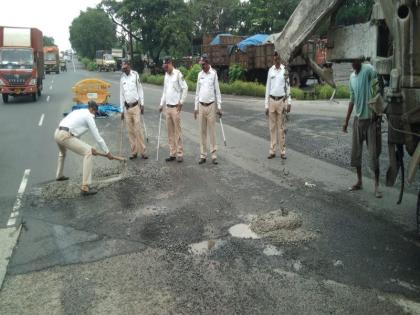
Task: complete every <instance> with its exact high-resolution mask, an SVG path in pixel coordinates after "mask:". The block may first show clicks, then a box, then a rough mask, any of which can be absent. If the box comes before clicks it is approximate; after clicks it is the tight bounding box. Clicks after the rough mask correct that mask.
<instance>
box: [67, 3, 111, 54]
mask: <svg viewBox="0 0 420 315" xmlns="http://www.w3.org/2000/svg"><path fill="white" fill-rule="evenodd" d="M115 34H116V31H115V26H114V24H113V23H112V21H111V20H110V18H109V17H108V15H107V14H106V13H105V12H104V11H103V10H100V9H92V8H88V9H87V10H86V11H81V12H80V15H79V16H78V17H77V18H75V19H74V20H73V22H72V23H71V26H70V42H71V45H72V47H73V48H74V49H75V50H76V51H77V52H78V53H79V54H80V55H81V56H83V57H88V58H90V59H93V58H94V57H95V52H96V51H97V50H102V49H111V48H112V46H113V44H114V43H115V42H116V35H115Z"/></svg>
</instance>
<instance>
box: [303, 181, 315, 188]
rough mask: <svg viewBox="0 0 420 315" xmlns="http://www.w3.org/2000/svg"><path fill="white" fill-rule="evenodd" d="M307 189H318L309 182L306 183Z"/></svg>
mask: <svg viewBox="0 0 420 315" xmlns="http://www.w3.org/2000/svg"><path fill="white" fill-rule="evenodd" d="M305 187H309V188H314V187H316V185H315V184H311V183H309V182H305Z"/></svg>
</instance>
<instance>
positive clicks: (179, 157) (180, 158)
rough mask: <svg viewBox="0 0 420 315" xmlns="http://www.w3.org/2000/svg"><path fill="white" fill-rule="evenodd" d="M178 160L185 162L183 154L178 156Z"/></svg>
mask: <svg viewBox="0 0 420 315" xmlns="http://www.w3.org/2000/svg"><path fill="white" fill-rule="evenodd" d="M176 160H177V161H178V163H182V162H184V158H183V157H182V156H178V158H177V159H176Z"/></svg>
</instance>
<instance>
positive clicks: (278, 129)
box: [265, 52, 292, 159]
mask: <svg viewBox="0 0 420 315" xmlns="http://www.w3.org/2000/svg"><path fill="white" fill-rule="evenodd" d="M291 101H292V99H291V96H290V84H289V79H288V77H287V73H286V69H285V67H284V65H282V64H281V60H280V56H279V55H278V53H277V52H275V53H274V65H273V66H272V67H271V68H270V69H269V70H268V75H267V85H266V92H265V113H266V115H267V116H268V118H269V127H270V138H271V144H270V153H269V155H268V158H269V159H272V158H274V157H275V156H276V147H277V143H278V144H279V147H280V148H279V149H280V157H281V158H282V159H286V135H285V118H286V113H289V112H290V109H291Z"/></svg>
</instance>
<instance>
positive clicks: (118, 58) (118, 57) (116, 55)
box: [111, 48, 124, 69]
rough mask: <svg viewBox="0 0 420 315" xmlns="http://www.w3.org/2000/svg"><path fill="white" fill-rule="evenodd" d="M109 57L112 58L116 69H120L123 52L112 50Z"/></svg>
mask: <svg viewBox="0 0 420 315" xmlns="http://www.w3.org/2000/svg"><path fill="white" fill-rule="evenodd" d="M111 55H112V57H114V59H115V62H116V68H117V69H121V63H122V60H123V58H124V50H122V49H120V48H112V50H111Z"/></svg>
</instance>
